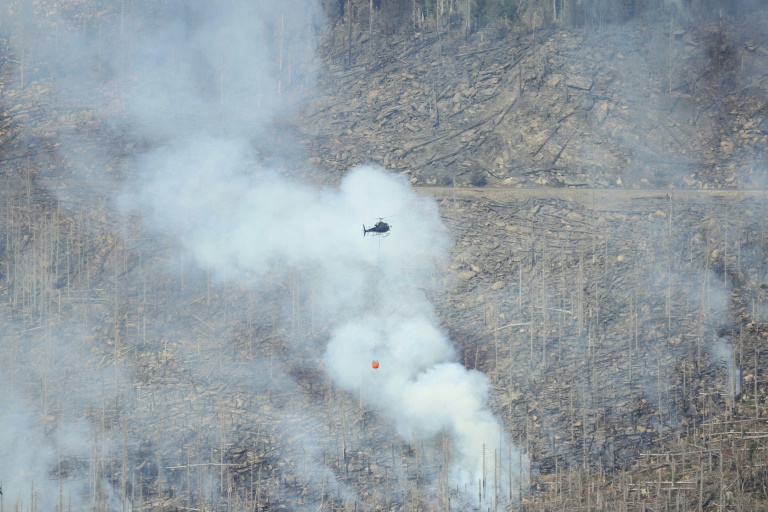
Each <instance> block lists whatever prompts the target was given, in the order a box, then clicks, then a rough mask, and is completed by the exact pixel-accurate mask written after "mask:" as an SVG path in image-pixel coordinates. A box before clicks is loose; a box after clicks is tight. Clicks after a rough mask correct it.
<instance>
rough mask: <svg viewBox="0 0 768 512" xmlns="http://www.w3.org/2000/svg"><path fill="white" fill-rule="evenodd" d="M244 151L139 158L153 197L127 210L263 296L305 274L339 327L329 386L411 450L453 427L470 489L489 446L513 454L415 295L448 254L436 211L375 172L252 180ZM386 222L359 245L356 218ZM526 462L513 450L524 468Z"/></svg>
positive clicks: (170, 152)
mask: <svg viewBox="0 0 768 512" xmlns="http://www.w3.org/2000/svg"><path fill="white" fill-rule="evenodd" d="M247 151H248V148H247V145H246V144H245V143H244V142H242V141H237V140H232V139H213V138H208V137H202V138H199V139H196V140H195V141H194V142H192V141H182V142H181V143H180V144H178V145H174V146H172V147H168V148H166V149H164V150H161V151H159V152H157V153H154V154H152V155H150V156H148V157H147V158H146V159H145V161H144V162H143V167H144V168H145V169H147V170H148V172H149V174H148V175H147V181H146V187H145V188H144V189H143V190H141V191H139V192H138V195H136V196H132V197H130V198H129V199H130V200H129V204H132V203H134V201H135V202H137V204H138V205H140V208H141V210H142V212H144V214H145V215H146V217H147V220H149V221H150V223H151V224H152V225H155V226H159V227H160V228H161V229H163V230H164V231H167V232H172V233H179V236H180V237H181V239H182V241H183V243H184V245H185V246H186V248H187V249H188V250H189V251H190V252H191V254H192V255H193V256H194V258H195V259H196V261H197V262H198V263H199V264H200V265H201V266H203V267H204V268H206V269H209V270H210V271H211V272H212V273H213V274H214V275H216V276H218V277H219V278H222V279H236V280H239V281H241V282H243V281H244V282H248V283H250V284H251V285H254V286H258V285H259V283H261V282H263V280H264V279H266V278H268V277H269V276H270V273H271V272H272V271H274V269H275V268H276V266H277V264H278V263H287V264H289V265H290V266H292V267H294V268H295V269H297V270H298V271H300V272H305V273H306V272H311V273H312V275H313V276H314V286H313V289H312V292H311V297H310V298H309V300H310V301H312V303H313V304H317V306H316V309H317V310H318V311H319V314H320V315H322V317H323V318H324V319H325V320H326V321H327V322H328V323H329V324H330V325H331V326H332V334H331V339H330V341H329V342H328V346H327V348H326V352H325V358H324V361H325V365H326V368H327V370H328V372H329V373H330V374H331V376H332V377H333V379H334V381H335V382H336V383H337V384H338V385H339V386H340V387H342V388H343V389H346V390H347V391H349V392H352V393H358V392H359V393H361V394H363V395H364V398H365V401H366V403H367V405H368V406H369V407H371V408H372V409H373V410H374V411H376V412H379V413H380V414H382V415H384V416H386V417H387V418H389V419H390V420H391V421H393V422H394V423H395V425H396V427H397V431H398V433H399V434H400V435H401V436H402V437H403V438H404V439H405V440H409V441H411V440H424V439H429V438H431V437H433V436H436V435H438V434H439V433H440V432H442V431H443V429H445V430H446V431H447V432H449V433H450V434H451V435H452V436H453V439H454V442H455V448H456V456H455V459H454V464H453V466H454V471H453V474H454V483H455V484H467V483H471V484H474V483H475V482H476V481H477V479H478V478H480V477H481V475H482V469H483V468H482V457H483V449H485V450H486V452H487V453H493V450H494V449H501V453H503V454H507V453H508V452H509V449H510V447H509V445H508V440H506V435H501V434H502V431H503V427H502V425H501V424H500V423H499V421H498V420H497V419H496V418H495V417H494V416H493V415H492V414H491V412H490V410H489V408H488V398H489V393H490V386H489V380H488V378H487V377H486V376H485V375H484V374H482V373H480V372H476V371H469V370H467V369H465V368H464V367H463V366H462V365H460V364H459V363H457V362H456V361H455V359H456V358H455V351H454V348H453V346H452V344H451V342H450V340H449V339H448V338H447V336H446V335H445V334H444V333H443V332H441V331H440V330H439V329H438V328H437V327H436V323H437V319H436V317H435V314H434V311H433V307H432V305H431V304H430V303H429V301H428V300H427V298H426V297H425V295H424V293H423V292H422V291H421V289H422V288H423V287H425V286H429V284H430V275H431V273H432V272H434V266H435V265H440V264H442V263H443V262H444V261H445V258H446V256H447V242H448V239H447V236H446V235H445V233H444V230H443V228H442V225H441V222H440V218H439V213H438V211H437V206H436V204H435V203H434V201H433V200H431V199H429V198H426V197H423V196H420V195H418V194H416V193H415V192H414V191H413V190H411V189H410V187H409V185H408V183H407V182H406V181H405V180H404V179H403V178H402V177H397V176H392V175H388V174H387V173H385V172H384V171H380V170H376V169H373V168H369V167H361V168H358V169H354V170H352V171H351V172H350V173H348V174H347V176H346V177H345V178H344V179H343V180H342V182H341V185H340V186H339V188H338V189H322V190H321V189H315V188H311V187H308V186H305V185H302V184H301V183H297V182H295V181H289V180H286V179H283V178H281V177H280V176H279V175H277V174H276V173H274V172H270V171H263V170H262V171H256V172H247V171H248V169H247V166H246V164H245V162H246V160H247V158H246V155H247ZM380 212H387V213H389V214H392V216H393V220H392V221H391V222H392V223H393V224H395V222H394V221H395V220H396V221H397V222H396V225H394V226H393V227H392V232H391V236H388V237H385V238H375V237H372V236H368V237H364V236H363V233H362V225H361V224H362V222H363V221H365V219H371V217H372V216H373V215H375V214H377V213H380ZM374 359H376V360H378V361H379V362H380V364H381V368H380V369H379V370H373V369H372V368H371V361H372V360H374ZM363 389H364V390H365V391H363ZM502 438H503V439H504V440H503V442H502V446H499V443H500V441H499V440H500V439H502ZM519 459H520V454H519V453H518V451H517V448H514V455H513V458H512V460H513V461H516V462H515V465H516V466H517V465H518V464H517V461H518V460H519ZM524 465H527V463H525V464H524ZM521 471H522V472H523V474H524V473H525V472H526V469H524V468H522V469H521V468H516V469H515V470H514V475H515V478H518V477H519V475H520V474H521ZM459 475H462V476H461V477H459Z"/></svg>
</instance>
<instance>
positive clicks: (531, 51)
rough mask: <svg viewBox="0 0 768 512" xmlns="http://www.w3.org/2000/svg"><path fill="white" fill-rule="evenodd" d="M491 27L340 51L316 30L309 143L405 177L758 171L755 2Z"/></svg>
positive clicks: (595, 179)
mask: <svg viewBox="0 0 768 512" xmlns="http://www.w3.org/2000/svg"><path fill="white" fill-rule="evenodd" d="M762 15H763V16H765V12H763V13H762ZM761 23H762V24H761ZM493 35H495V36H497V37H491V35H490V34H487V33H481V34H478V35H477V36H476V37H474V38H473V39H472V40H470V41H467V40H465V39H464V38H463V37H462V38H456V37H452V36H451V34H438V33H433V32H426V33H424V32H422V33H417V34H415V35H413V36H410V37H408V38H406V39H403V40H397V41H392V40H390V41H389V42H388V43H387V44H385V43H384V42H383V41H382V40H381V39H380V38H375V37H370V36H369V34H368V33H367V32H364V33H362V34H359V36H358V38H357V40H356V42H355V44H354V45H353V53H352V55H353V57H352V59H351V64H349V65H342V64H346V63H347V60H346V59H344V60H341V59H340V57H339V51H340V50H339V48H338V44H337V45H333V44H331V43H328V46H327V48H326V51H327V54H328V55H329V57H328V58H327V60H326V63H325V67H324V68H323V69H322V70H321V72H320V85H321V87H320V88H321V90H322V91H323V92H322V95H321V96H320V97H318V98H316V99H315V101H314V102H313V103H312V105H311V106H309V107H308V109H307V111H306V112H305V114H304V115H303V117H302V129H303V130H304V131H305V132H307V133H311V134H312V135H313V136H314V137H315V150H314V152H315V157H316V158H318V159H319V162H321V164H322V165H324V166H329V167H332V168H335V169H337V170H338V171H340V172H341V171H343V170H344V169H346V168H348V167H349V166H351V165H355V164H360V163H366V162H373V163H378V164H380V165H383V166H385V167H386V168H388V169H392V170H394V171H398V172H404V173H407V174H409V175H410V176H411V177H412V178H411V179H412V181H413V182H414V183H418V184H420V185H454V184H456V185H467V184H472V185H479V186H494V187H496V186H515V185H521V186H582V187H584V186H586V187H627V188H666V187H676V188H706V187H715V188H718V187H745V188H751V187H755V186H759V185H760V183H761V182H762V175H763V173H762V172H761V171H760V170H759V169H758V167H759V165H758V162H759V161H760V158H761V155H764V151H765V149H766V147H768V131H767V130H768V125H766V124H765V123H764V121H765V115H766V113H765V105H766V101H767V100H766V96H768V92H767V91H768V80H766V79H767V78H768V75H766V72H768V46H767V45H766V43H765V41H766V39H765V26H764V23H763V22H762V21H761V18H760V17H758V16H756V17H754V18H751V19H750V20H746V21H742V22H739V23H737V24H728V25H721V24H718V23H701V22H697V23H694V22H692V21H691V22H680V21H679V20H674V19H673V20H671V23H669V24H661V25H650V26H649V25H644V24H641V23H639V22H636V23H633V24H628V25H624V26H618V27H616V26H614V27H608V28H605V29H604V30H602V31H600V32H598V33H586V32H584V31H573V30H567V29H557V30H553V29H546V30H537V31H535V32H533V31H526V32H524V33H520V32H517V33H510V34H504V35H503V37H498V34H493ZM342 55H343V54H342Z"/></svg>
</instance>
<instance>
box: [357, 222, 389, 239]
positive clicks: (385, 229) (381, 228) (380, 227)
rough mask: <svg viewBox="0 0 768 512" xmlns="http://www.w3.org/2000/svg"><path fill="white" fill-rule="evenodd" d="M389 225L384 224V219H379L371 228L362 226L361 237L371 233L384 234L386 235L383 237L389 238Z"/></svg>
mask: <svg viewBox="0 0 768 512" xmlns="http://www.w3.org/2000/svg"><path fill="white" fill-rule="evenodd" d="M391 227H392V226H390V225H389V224H387V223H386V222H384V219H379V221H378V222H377V223H376V224H374V226H373V227H372V228H368V229H366V228H365V224H363V236H365V234H366V233H373V234H374V235H384V233H387V234H386V235H384V236H389V228H391Z"/></svg>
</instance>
